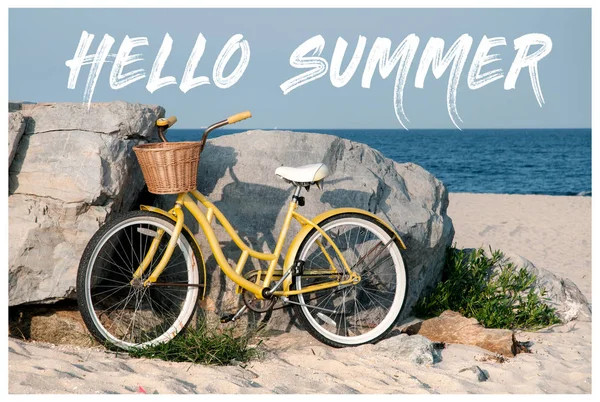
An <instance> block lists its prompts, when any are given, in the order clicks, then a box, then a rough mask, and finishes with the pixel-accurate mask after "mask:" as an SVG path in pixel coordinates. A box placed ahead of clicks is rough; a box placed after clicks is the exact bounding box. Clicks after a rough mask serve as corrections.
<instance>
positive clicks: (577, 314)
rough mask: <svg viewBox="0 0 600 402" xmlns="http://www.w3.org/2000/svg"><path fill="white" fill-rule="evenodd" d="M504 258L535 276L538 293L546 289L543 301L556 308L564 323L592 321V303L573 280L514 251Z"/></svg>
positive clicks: (506, 254)
mask: <svg viewBox="0 0 600 402" xmlns="http://www.w3.org/2000/svg"><path fill="white" fill-rule="evenodd" d="M504 260H505V261H504V263H507V262H512V263H513V264H515V265H516V266H517V267H520V268H525V269H526V270H527V272H529V273H530V274H532V275H534V276H535V278H536V279H535V283H534V287H535V288H536V289H537V290H538V293H541V290H542V289H544V295H543V296H542V300H543V302H544V303H545V304H547V305H548V306H550V307H552V308H554V309H555V310H556V314H557V315H558V317H559V318H560V320H561V321H562V322H563V323H567V322H569V321H572V320H575V319H577V320H582V321H591V319H592V309H591V305H590V303H589V302H588V300H587V298H586V297H585V296H584V295H583V293H581V291H580V290H579V288H578V287H577V285H575V283H573V281H571V280H570V279H568V278H561V277H558V276H556V275H555V274H553V273H552V272H550V271H548V270H547V269H544V268H541V267H536V266H535V265H534V264H533V263H532V262H531V261H529V260H527V259H526V258H524V257H521V256H520V255H517V254H514V253H504Z"/></svg>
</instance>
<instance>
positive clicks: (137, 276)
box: [130, 204, 184, 287]
mask: <svg viewBox="0 0 600 402" xmlns="http://www.w3.org/2000/svg"><path fill="white" fill-rule="evenodd" d="M172 211H173V212H174V214H175V216H176V218H177V220H176V223H175V229H173V233H172V235H171V239H170V240H169V244H168V245H167V248H166V249H165V252H164V253H163V256H162V258H161V259H160V262H159V263H158V265H157V266H156V267H155V268H154V270H153V271H152V273H151V274H150V276H149V277H148V278H147V279H146V280H145V281H144V283H143V286H144V287H147V286H150V285H152V284H153V283H155V282H156V280H157V279H158V277H159V276H160V274H161V273H162V272H163V271H164V269H165V267H166V266H167V263H168V262H169V260H170V259H171V257H172V256H173V252H174V251H175V247H176V246H177V242H178V241H179V236H180V235H181V229H182V228H183V221H184V216H183V211H182V210H181V206H180V205H179V204H176V205H175V207H174V208H173V210H172ZM138 230H140V231H142V233H143V230H144V229H142V228H140V229H138ZM164 233H165V231H164V230H163V229H159V230H158V232H157V233H156V235H155V234H154V233H152V234H150V235H152V236H154V239H152V243H151V245H150V249H149V250H148V253H147V254H146V256H145V257H144V259H143V261H142V262H141V264H140V266H139V267H138V268H137V269H136V270H135V272H134V273H133V279H132V280H131V282H130V283H131V284H132V285H133V284H135V283H136V282H138V283H139V281H140V280H141V278H142V275H143V274H144V272H145V271H146V269H148V266H149V265H150V263H151V262H152V260H153V259H154V256H155V255H156V251H157V250H158V245H159V244H160V242H161V240H162V237H163V235H164Z"/></svg>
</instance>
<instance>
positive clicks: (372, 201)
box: [155, 130, 454, 328]
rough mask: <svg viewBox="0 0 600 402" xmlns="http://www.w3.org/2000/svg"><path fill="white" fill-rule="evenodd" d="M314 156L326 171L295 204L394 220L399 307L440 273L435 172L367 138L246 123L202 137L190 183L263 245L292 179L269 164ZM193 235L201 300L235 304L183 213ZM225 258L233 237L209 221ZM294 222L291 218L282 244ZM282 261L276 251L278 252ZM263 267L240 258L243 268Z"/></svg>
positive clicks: (230, 307)
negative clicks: (401, 287)
mask: <svg viewBox="0 0 600 402" xmlns="http://www.w3.org/2000/svg"><path fill="white" fill-rule="evenodd" d="M316 162H323V163H325V164H326V165H327V166H328V167H329V169H330V171H331V176H330V177H328V178H327V179H325V186H324V189H323V191H321V190H319V189H317V188H316V187H313V188H311V190H310V192H308V193H306V192H304V193H303V195H304V196H305V198H306V205H305V206H304V207H300V208H299V212H300V213H301V214H303V215H304V216H306V217H313V216H315V215H317V214H319V213H322V212H325V211H327V210H329V209H332V208H340V207H356V208H362V209H365V210H368V211H370V212H373V213H375V214H377V215H378V216H380V217H381V218H382V219H384V220H385V221H387V222H389V223H390V224H391V225H392V226H393V227H395V228H396V230H397V232H398V234H399V235H400V237H401V238H402V240H403V241H404V243H405V244H406V247H407V250H405V251H404V253H403V255H404V261H405V265H406V267H407V272H408V283H409V286H408V294H407V298H406V304H405V307H404V310H403V316H407V315H408V314H410V311H411V308H412V306H413V305H414V303H415V302H416V301H417V299H418V298H419V296H420V295H421V294H422V293H423V292H424V291H426V290H428V289H430V288H432V287H433V286H435V284H436V283H437V281H438V280H439V279H440V276H441V269H442V267H443V264H444V255H445V251H446V248H447V247H448V246H450V245H451V243H452V239H453V236H454V229H453V226H452V221H451V219H450V218H449V217H448V216H447V214H446V208H447V206H448V193H447V190H446V187H445V186H444V185H443V183H442V182H441V181H439V180H438V179H436V178H435V177H434V176H432V175H431V174H430V173H429V172H427V171H426V170H424V169H423V168H421V167H420V166H417V165H415V164H413V163H403V164H399V163H396V162H394V161H392V160H390V159H387V158H385V157H384V156H383V155H382V154H381V153H380V152H379V151H376V150H374V149H371V148H369V147H368V146H367V145H364V144H360V143H357V142H353V141H349V140H345V139H341V138H338V137H335V136H331V135H323V134H310V133H298V132H286V131H262V130H253V131H248V132H245V133H240V134H235V135H228V136H222V137H218V138H214V139H211V140H209V141H208V143H207V146H206V148H205V150H204V151H203V153H202V156H201V159H200V166H199V168H198V176H199V177H198V189H199V190H200V192H202V193H203V194H204V195H205V196H207V197H208V198H210V199H211V200H212V201H213V202H214V203H215V205H216V206H217V207H218V208H219V209H220V210H221V211H222V212H223V213H224V214H225V215H226V216H227V218H228V219H229V221H230V222H231V223H232V224H233V226H234V227H235V228H236V230H237V231H238V233H239V235H240V236H241V238H242V239H244V241H246V243H247V244H249V245H250V246H251V247H252V248H254V249H256V250H259V251H263V252H269V251H271V250H273V249H274V248H275V243H276V240H277V236H278V233H279V230H280V228H281V226H282V222H283V218H284V216H285V213H286V211H287V206H288V203H289V202H290V200H291V195H292V191H293V187H292V186H291V185H290V184H288V183H286V182H284V181H283V180H281V179H280V178H278V177H277V176H275V174H274V172H275V169H276V168H278V167H280V166H282V165H284V166H301V165H305V164H309V163H316ZM173 201H174V196H160V197H157V200H156V203H155V205H157V206H160V207H162V208H165V209H169V208H171V207H172V205H173ZM187 224H188V225H189V226H190V228H191V229H192V231H193V232H194V233H196V235H197V236H196V237H197V238H198V240H199V241H200V244H201V248H202V250H203V253H204V257H205V260H206V265H207V272H208V275H209V284H208V285H209V289H208V292H207V296H208V300H207V302H206V303H205V304H207V305H210V306H212V307H213V309H214V310H216V312H220V313H221V314H223V313H225V312H232V311H234V310H236V309H237V308H239V307H241V305H242V304H241V303H242V301H241V299H240V297H239V295H237V294H235V291H234V290H235V285H234V284H233V283H232V282H231V281H228V280H225V279H224V275H223V274H222V273H221V272H220V270H219V268H218V266H217V265H216V262H215V259H214V258H213V256H212V253H211V251H210V248H209V247H208V245H207V243H206V241H205V239H204V236H203V235H202V234H201V233H198V225H197V224H196V222H195V221H194V220H193V218H192V219H190V220H188V221H187ZM213 228H214V229H215V232H216V234H217V237H218V239H219V241H220V242H221V245H222V247H223V250H224V252H225V255H226V256H228V258H229V262H230V264H231V265H232V266H235V264H236V263H237V260H238V259H239V257H240V251H239V249H238V248H237V246H236V245H235V244H234V243H233V242H232V241H231V240H230V239H229V236H228V235H227V233H226V232H225V231H224V230H223V229H222V227H221V226H220V225H216V224H214V225H213ZM298 229H299V225H297V224H293V225H292V229H291V231H290V233H289V234H288V238H287V240H286V243H285V246H284V252H285V250H286V249H287V246H288V245H289V243H290V241H291V240H292V239H293V237H294V235H295V234H296V232H297V231H298ZM281 261H282V259H281ZM261 266H262V267H263V268H266V267H265V265H264V264H263V265H261V264H258V263H257V262H256V261H254V260H252V261H251V259H249V260H248V262H247V264H246V271H248V270H250V269H256V268H258V267H261ZM288 311H289V309H284V310H278V311H274V312H273V315H272V316H271V319H270V321H269V323H270V324H271V325H273V327H277V326H286V328H289V322H290V316H289V313H288Z"/></svg>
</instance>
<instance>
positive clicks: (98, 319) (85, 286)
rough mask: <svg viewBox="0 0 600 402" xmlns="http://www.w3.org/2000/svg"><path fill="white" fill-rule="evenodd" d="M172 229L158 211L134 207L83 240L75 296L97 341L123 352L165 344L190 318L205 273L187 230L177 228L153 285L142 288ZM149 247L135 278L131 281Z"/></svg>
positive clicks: (164, 247)
mask: <svg viewBox="0 0 600 402" xmlns="http://www.w3.org/2000/svg"><path fill="white" fill-rule="evenodd" d="M174 228H175V225H174V222H173V221H171V220H170V219H168V218H166V217H164V216H162V215H160V214H157V213H153V212H148V211H134V212H130V213H126V214H124V215H122V216H121V217H118V218H117V219H114V220H113V221H110V222H108V223H107V224H105V225H104V226H102V227H101V228H100V230H98V232H97V233H96V234H95V235H94V236H93V237H92V239H91V240H90V242H89V243H88V245H87V247H86V249H85V251H84V253H83V256H82V258H81V262H80V264H79V270H78V272H77V300H78V304H79V310H80V312H81V315H82V317H83V320H84V322H85V324H86V326H87V328H88V330H89V331H90V333H91V334H92V335H93V336H94V337H95V338H96V339H97V340H98V341H99V342H100V343H103V344H105V345H106V346H111V345H112V346H116V347H117V348H120V349H125V350H129V349H132V348H140V347H145V346H148V345H155V344H159V343H164V342H168V341H169V340H171V339H172V338H174V337H175V336H177V334H179V333H180V332H181V331H182V330H183V329H184V328H185V327H186V325H187V324H188V323H189V321H190V320H191V318H192V315H193V314H194V311H195V309H196V304H197V299H198V295H199V292H200V291H201V287H202V286H204V283H203V282H204V278H205V276H204V262H203V261H202V256H201V254H200V250H198V248H197V245H196V243H195V242H194V240H193V239H192V238H191V236H189V234H188V233H187V232H185V231H182V232H181V235H180V236H179V239H178V240H177V244H176V247H175V251H174V252H173V255H172V257H171V259H170V260H169V262H168V264H167V266H166V268H165V270H164V271H163V272H162V273H161V275H160V276H159V278H158V280H157V281H156V283H154V284H152V285H151V286H146V287H145V286H143V281H145V280H146V279H147V278H148V276H150V274H151V273H152V271H153V270H154V268H155V267H156V266H157V265H158V263H159V262H160V260H161V258H162V256H163V254H164V252H165V249H166V247H167V244H168V243H169V240H170V239H171V234H172V233H173V230H174ZM151 249H154V250H155V252H154V254H153V257H152V259H151V260H150V263H149V265H148V268H147V269H146V270H145V272H144V274H143V276H142V278H141V281H132V279H133V273H134V272H135V271H136V270H137V268H138V267H139V266H140V264H141V262H142V261H143V260H144V258H145V257H146V256H147V255H151V253H150V254H149V251H150V250H151Z"/></svg>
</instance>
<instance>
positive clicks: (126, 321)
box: [77, 112, 407, 350]
mask: <svg viewBox="0 0 600 402" xmlns="http://www.w3.org/2000/svg"><path fill="white" fill-rule="evenodd" d="M248 117H251V114H250V112H244V113H240V114H237V115H234V116H232V117H230V118H228V119H225V120H223V121H220V122H218V123H215V124H213V125H211V126H210V127H208V128H207V129H206V130H205V132H204V135H203V136H202V140H201V142H199V143H195V144H200V146H199V148H196V149H199V151H195V152H197V156H198V157H199V152H202V150H203V148H204V145H205V143H206V138H207V136H208V133H210V132H211V131H212V130H214V129H215V128H218V127H222V126H225V125H227V124H233V123H236V122H238V121H241V120H243V119H246V118H248ZM176 121H177V119H176V118H175V117H171V118H169V119H164V118H161V119H159V120H158V121H157V123H156V124H157V126H158V129H159V135H160V137H161V139H163V141H165V142H166V139H165V137H164V134H165V132H166V130H167V129H168V128H169V127H171V126H172V125H173V124H175V122H176ZM161 144H162V145H164V143H159V144H152V145H161ZM169 144H180V143H169ZM190 144H191V143H190ZM174 146H175V145H174ZM136 153H137V151H136ZM138 159H140V157H139V154H138ZM140 161H141V159H140ZM142 167H143V166H142ZM196 170H197V168H196ZM275 174H276V175H278V176H279V177H280V178H282V179H283V180H285V181H286V182H288V183H290V184H291V185H292V186H293V193H292V196H291V202H290V204H289V207H288V210H287V214H286V216H285V220H284V222H283V227H282V229H281V232H280V234H279V237H278V240H277V242H276V246H275V250H274V251H273V253H271V254H266V253H262V252H258V251H255V250H253V249H251V248H250V247H248V246H247V245H246V244H245V243H244V241H243V240H242V239H241V238H240V237H239V236H238V234H237V233H236V231H235V229H234V228H233V227H232V225H231V224H230V223H229V221H228V220H227V218H226V217H225V216H224V215H223V214H222V213H221V211H219V209H218V208H217V207H216V206H215V205H214V204H213V203H212V202H211V201H210V200H208V199H207V198H206V197H205V196H203V195H202V194H201V193H200V192H199V191H197V190H196V189H195V182H194V185H193V186H194V188H192V189H190V190H188V191H175V192H177V193H178V195H177V199H176V201H175V205H174V206H173V208H172V209H171V210H169V211H165V210H162V209H159V208H155V207H151V206H141V208H140V210H139V211H132V212H128V213H124V214H121V215H120V216H117V217H115V218H114V219H112V220H110V221H108V222H107V223H105V224H104V225H103V226H102V227H101V228H100V229H99V230H98V232H97V233H96V234H95V235H94V236H93V237H92V238H91V240H90V242H89V243H88V245H87V247H86V249H85V251H84V253H83V256H82V258H81V262H80V265H79V269H78V273H77V298H78V304H79V309H80V311H81V314H82V317H83V319H84V321H85V324H86V326H87V328H88V329H89V331H90V333H91V334H92V335H93V336H94V337H95V338H96V339H97V340H98V341H100V342H101V343H104V344H108V345H109V346H114V347H117V348H121V349H125V350H128V349H132V348H140V347H145V346H148V345H155V344H159V343H164V342H168V341H169V340H171V339H173V338H174V337H175V336H177V335H178V334H179V333H181V332H182V331H183V330H184V328H185V327H186V326H187V325H188V323H189V322H190V321H191V320H192V316H193V314H194V312H195V310H196V306H197V304H198V299H203V298H204V296H205V294H206V270H205V265H204V258H203V256H202V252H201V250H200V247H199V245H198V243H197V241H196V239H195V237H194V235H193V234H192V232H191V231H190V230H189V228H188V227H187V226H186V225H185V224H184V212H183V209H184V208H186V209H187V210H188V211H189V212H190V213H191V214H192V216H194V218H195V219H196V220H197V221H198V224H199V227H200V229H201V230H202V232H203V234H204V235H205V236H206V239H207V240H208V244H209V245H210V248H211V251H212V253H213V256H214V258H215V259H216V261H217V262H218V264H219V266H220V268H221V270H222V271H223V272H224V273H225V275H226V276H227V277H228V278H229V279H231V280H232V281H234V282H235V283H236V284H237V292H238V293H239V294H241V295H242V299H243V303H244V304H243V306H242V307H241V308H240V309H239V311H238V312H237V313H236V314H234V315H231V316H228V317H224V318H223V319H222V321H223V322H226V321H232V320H236V319H238V318H239V316H240V315H241V314H242V313H243V312H244V311H245V310H246V309H251V310H253V311H258V312H265V311H268V310H269V309H270V308H272V307H273V305H274V304H275V302H276V301H278V300H279V301H281V302H282V303H283V304H284V305H292V306H293V307H294V309H295V312H296V314H297V315H298V317H299V320H300V322H301V323H302V324H303V326H304V327H305V328H306V329H307V330H308V331H309V332H310V333H311V334H312V335H313V336H314V337H315V338H316V339H318V340H319V341H321V342H323V343H325V344H328V345H331V346H335V347H344V346H355V345H360V344H364V343H369V342H375V341H377V340H379V339H381V338H382V337H384V336H385V335H386V334H387V333H388V332H389V331H390V330H391V328H392V327H393V326H394V324H395V323H396V320H397V319H398V316H399V315H400V312H401V310H402V306H403V305H404V300H405V296H406V290H407V276H406V270H405V266H404V262H403V257H402V253H401V250H402V249H406V247H405V246H404V243H403V242H402V240H401V239H400V237H399V236H398V235H397V234H396V233H395V232H394V230H393V229H392V228H391V227H390V225H389V224H387V223H386V222H384V221H382V220H381V219H380V218H379V217H377V216H376V215H374V214H372V213H369V212H367V211H364V210H361V209H356V208H339V209H333V210H330V211H327V212H325V213H322V214H320V215H318V216H317V217H315V218H313V219H308V218H306V217H304V216H302V215H301V214H300V213H298V212H297V209H298V207H301V206H303V205H304V197H302V196H301V195H300V194H301V191H302V189H306V190H308V189H309V188H310V186H312V185H316V186H318V187H319V188H320V187H321V185H322V183H323V180H324V179H325V178H326V177H327V175H328V174H329V170H328V168H327V166H325V165H324V164H322V163H316V164H312V165H306V166H302V167H297V168H293V167H280V168H278V169H277V170H276V171H275ZM144 176H145V178H146V182H147V183H148V187H149V189H150V184H149V180H148V177H147V176H146V171H144ZM175 179H178V178H175ZM194 180H195V178H194ZM150 191H152V190H150ZM169 191H171V192H172V191H173V190H167V191H166V192H169ZM155 192H159V191H157V190H155ZM163 193H164V192H163ZM202 207H203V209H202ZM214 220H217V221H218V222H219V223H220V224H221V225H222V226H223V228H224V229H225V230H226V232H227V233H228V234H229V236H230V237H231V239H232V240H233V242H234V243H235V244H236V245H237V246H238V247H239V248H240V250H241V256H240V258H239V261H238V262H237V264H236V266H235V267H232V266H231V265H230V264H229V263H228V261H227V259H226V258H225V256H224V254H223V251H222V249H221V246H220V244H219V241H218V239H217V237H216V235H215V232H214V231H213V229H212V227H211V224H212V222H213V221H214ZM292 220H296V221H297V222H298V223H299V224H300V226H301V228H300V230H299V232H298V234H297V235H296V237H295V238H294V239H293V241H292V242H291V244H290V246H289V248H288V250H287V253H286V255H285V259H284V263H283V266H282V267H279V266H278V260H279V257H280V255H281V252H282V248H283V245H284V243H285V239H286V235H287V233H288V231H289V229H290V225H291V223H292ZM249 257H252V258H257V259H259V260H264V261H268V262H269V264H268V269H266V270H262V269H261V270H252V271H250V272H247V273H245V274H244V273H243V271H244V266H245V264H246V261H247V260H248V258H249Z"/></svg>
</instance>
